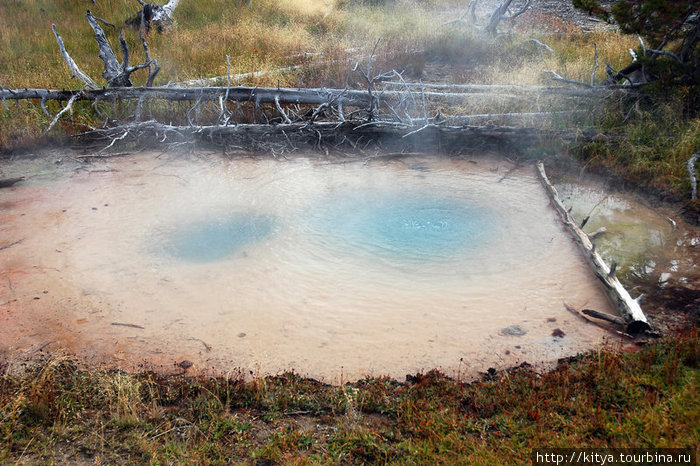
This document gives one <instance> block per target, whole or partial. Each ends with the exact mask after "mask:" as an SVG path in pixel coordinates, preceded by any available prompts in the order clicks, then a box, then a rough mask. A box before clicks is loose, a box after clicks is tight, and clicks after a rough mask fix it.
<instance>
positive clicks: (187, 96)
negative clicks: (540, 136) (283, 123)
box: [0, 86, 400, 106]
mask: <svg viewBox="0 0 700 466" xmlns="http://www.w3.org/2000/svg"><path fill="white" fill-rule="evenodd" d="M399 94H400V93H398V92H396V93H393V94H386V93H385V95H387V97H392V96H398V95H399ZM74 95H79V97H78V99H79V100H103V99H112V98H115V99H123V100H129V99H140V98H145V99H161V100H169V101H212V100H213V101H218V100H219V97H224V96H225V97H227V99H228V100H230V101H239V102H248V101H252V102H257V103H275V100H279V102H280V103H283V104H300V105H320V104H324V103H328V102H329V101H336V102H342V103H343V104H344V105H349V106H364V105H367V104H368V103H369V101H370V97H369V95H368V94H367V92H366V91H354V90H344V89H320V88H318V89H286V88H274V87H241V86H239V87H231V88H227V87H199V88H195V87H192V88H170V87H114V88H107V89H91V90H85V91H80V90H60V91H59V90H51V89H16V90H14V89H4V90H0V99H7V100H20V99H43V100H69V99H70V98H72V97H73V96H74Z"/></svg>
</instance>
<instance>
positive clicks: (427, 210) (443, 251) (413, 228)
mask: <svg viewBox="0 0 700 466" xmlns="http://www.w3.org/2000/svg"><path fill="white" fill-rule="evenodd" d="M314 215H315V219H314V221H315V222H316V224H317V226H318V233H319V234H324V235H329V237H330V238H331V239H332V240H335V241H334V242H335V243H336V246H338V247H342V248H344V249H346V250H347V249H351V250H353V251H356V252H357V253H360V254H363V255H376V256H380V257H382V258H384V259H390V260H392V261H397V260H398V261H409V262H416V261H417V262H424V261H435V260H449V259H451V258H453V257H454V256H455V255H458V254H460V253H462V252H465V251H470V250H473V249H475V248H477V247H478V246H479V245H481V244H482V243H483V241H484V240H485V239H486V238H487V237H488V234H489V232H491V231H492V229H493V227H494V226H495V223H496V220H495V217H494V216H492V215H489V210H488V209H485V208H482V207H478V206H475V205H471V204H470V203H468V202H466V201H464V200H457V199H450V198H443V197H437V196H435V197H434V196H432V195H429V194H425V193H415V192H408V193H391V194H380V195H377V193H374V195H372V193H370V194H369V195H368V194H365V193H352V194H344V195H340V196H335V197H333V198H332V199H329V200H328V201H327V202H325V203H324V205H323V206H322V207H321V208H319V209H318V211H317V212H316V213H315V214H314Z"/></svg>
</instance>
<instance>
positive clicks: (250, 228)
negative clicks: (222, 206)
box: [161, 214, 277, 262]
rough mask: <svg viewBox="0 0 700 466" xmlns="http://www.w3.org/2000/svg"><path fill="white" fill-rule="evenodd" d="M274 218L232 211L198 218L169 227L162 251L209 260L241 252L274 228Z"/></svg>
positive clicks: (267, 234)
mask: <svg viewBox="0 0 700 466" xmlns="http://www.w3.org/2000/svg"><path fill="white" fill-rule="evenodd" d="M276 223H277V222H276V219H275V218H274V217H271V216H266V215H256V214H233V215H229V216H226V217H223V218H217V219H212V220H208V221H207V220H205V221H198V222H195V223H190V224H186V225H182V226H178V227H173V228H172V231H169V232H168V234H167V238H166V239H165V240H164V241H163V244H162V245H161V247H162V251H163V252H164V253H165V254H167V255H169V256H171V257H174V258H176V259H180V260H185V261H190V262H210V261H216V260H220V259H224V258H226V257H229V256H231V255H233V254H236V253H239V252H241V251H242V250H243V249H244V248H245V247H247V246H249V245H251V244H253V243H256V242H258V241H261V240H263V239H265V238H267V237H269V236H271V235H272V234H273V232H274V229H275V226H276Z"/></svg>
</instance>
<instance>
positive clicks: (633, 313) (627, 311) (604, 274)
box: [537, 162, 651, 334]
mask: <svg viewBox="0 0 700 466" xmlns="http://www.w3.org/2000/svg"><path fill="white" fill-rule="evenodd" d="M537 172H538V174H539V177H540V180H541V181H542V185H543V186H544V188H545V190H546V191H547V195H548V196H549V199H550V200H551V202H552V205H553V206H554V208H555V209H556V211H557V212H558V213H559V216H560V217H561V220H562V222H563V223H564V225H566V227H567V228H568V229H569V231H570V232H571V234H572V236H573V238H574V240H575V241H576V243H577V244H578V245H579V246H580V248H581V250H582V251H583V255H584V257H585V258H586V261H587V262H588V264H589V265H590V266H591V268H592V269H593V272H594V273H595V274H596V276H597V277H598V279H599V280H600V281H601V282H602V283H603V285H604V287H605V291H606V293H607V295H608V296H609V297H610V300H611V301H612V303H613V305H614V306H615V308H616V309H617V310H618V312H619V313H620V315H621V316H622V318H624V319H625V321H626V322H627V332H628V333H632V334H636V333H641V332H644V331H647V330H651V327H650V326H649V322H648V321H647V318H646V316H645V315H644V312H643V311H642V308H641V307H640V306H639V303H638V302H637V301H636V300H634V299H632V297H631V296H630V294H629V293H628V292H627V290H626V289H625V287H624V286H622V283H620V280H618V278H617V277H616V276H615V271H614V269H611V268H610V267H608V265H607V264H606V263H605V261H604V260H603V258H602V257H601V256H600V254H599V253H598V252H597V251H596V249H595V245H594V244H593V242H592V241H591V239H590V238H589V237H588V235H587V234H586V233H585V232H584V231H583V230H582V229H581V228H580V227H579V226H578V224H577V223H576V222H575V221H574V219H573V218H572V217H571V214H569V211H568V210H567V209H566V208H565V207H564V204H563V203H562V201H561V199H560V198H559V194H558V193H557V190H556V189H555V188H554V186H552V184H551V183H550V182H549V179H548V178H547V174H546V173H545V170H544V164H543V163H542V162H538V163H537Z"/></svg>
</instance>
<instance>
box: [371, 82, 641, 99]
mask: <svg viewBox="0 0 700 466" xmlns="http://www.w3.org/2000/svg"><path fill="white" fill-rule="evenodd" d="M382 84H383V85H384V86H386V87H394V88H397V87H398V88H405V89H416V90H418V91H420V89H434V90H440V91H450V92H462V93H470V92H474V93H482V92H484V93H496V92H510V93H526V94H557V95H566V96H576V97H591V96H595V95H601V94H602V93H603V91H607V90H618V88H615V87H610V88H602V87H598V88H589V89H575V88H568V87H563V86H532V85H522V86H519V85H513V84H428V83H403V82H398V81H386V82H383V83H382ZM620 90H623V91H628V90H629V88H620Z"/></svg>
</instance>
